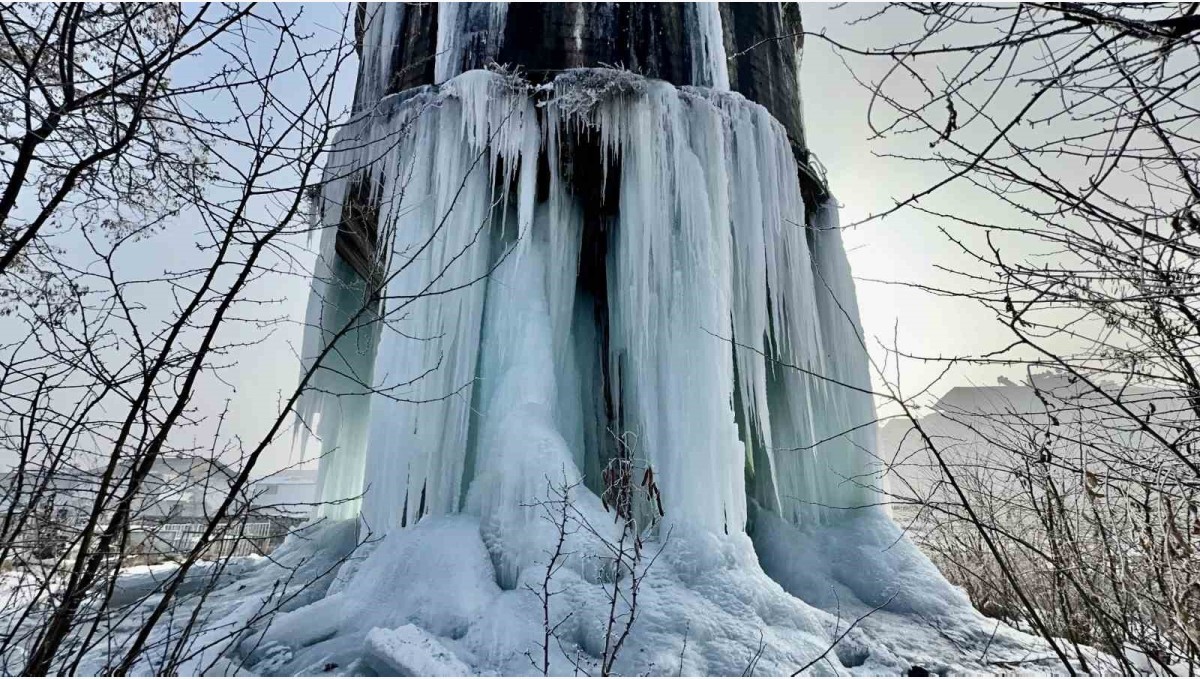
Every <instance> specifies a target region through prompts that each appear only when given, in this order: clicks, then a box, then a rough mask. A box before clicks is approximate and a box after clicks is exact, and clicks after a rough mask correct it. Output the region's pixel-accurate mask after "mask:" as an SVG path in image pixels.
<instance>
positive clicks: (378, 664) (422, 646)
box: [366, 625, 471, 677]
mask: <svg viewBox="0 0 1200 679" xmlns="http://www.w3.org/2000/svg"><path fill="white" fill-rule="evenodd" d="M366 655H367V661H368V663H370V664H371V666H372V667H374V668H376V669H377V670H378V671H379V673H380V674H382V675H393V676H400V677H461V676H466V675H468V674H470V673H471V668H469V667H467V666H466V665H464V664H463V663H462V662H461V661H460V660H459V659H458V658H456V657H455V656H454V654H453V653H451V652H450V651H448V650H446V647H445V646H443V645H442V644H441V643H439V642H438V640H437V639H435V638H433V637H431V636H430V635H429V634H427V633H426V632H424V631H422V630H420V629H418V628H416V627H414V626H413V625H405V626H404V627H400V628H398V629H380V628H375V629H373V630H371V631H370V632H369V633H368V634H367V648H366Z"/></svg>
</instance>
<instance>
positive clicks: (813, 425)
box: [305, 70, 875, 533]
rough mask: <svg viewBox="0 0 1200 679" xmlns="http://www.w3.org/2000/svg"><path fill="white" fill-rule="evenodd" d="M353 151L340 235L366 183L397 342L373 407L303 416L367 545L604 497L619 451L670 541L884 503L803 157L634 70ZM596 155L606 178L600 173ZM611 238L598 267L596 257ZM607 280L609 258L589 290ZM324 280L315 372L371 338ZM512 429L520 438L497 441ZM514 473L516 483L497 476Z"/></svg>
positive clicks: (327, 236) (732, 109)
mask: <svg viewBox="0 0 1200 679" xmlns="http://www.w3.org/2000/svg"><path fill="white" fill-rule="evenodd" d="M339 143H340V148H339V150H338V152H337V153H335V155H334V156H333V159H332V161H331V162H330V165H329V167H330V170H329V172H330V175H331V177H332V179H331V181H329V182H327V184H326V187H325V191H324V200H323V201H322V211H323V212H322V217H321V218H322V219H323V221H324V222H325V223H326V224H330V225H335V224H341V223H345V222H346V221H348V220H347V217H346V214H345V213H344V210H343V205H342V201H343V197H344V196H346V195H347V189H348V187H349V183H355V182H357V183H365V185H367V186H369V187H370V190H369V195H370V196H372V197H373V198H372V200H375V201H377V202H376V203H375V205H374V207H373V209H375V210H377V211H378V222H377V224H378V230H379V234H380V236H379V242H380V243H383V244H384V245H385V247H384V248H383V249H382V250H381V257H380V260H379V270H380V272H381V274H382V275H383V276H385V278H386V286H385V290H384V294H383V299H382V302H381V305H380V307H379V308H373V309H371V310H370V311H369V312H368V313H366V314H363V315H362V316H360V319H366V318H374V317H375V316H376V315H378V317H380V318H382V319H383V320H382V322H381V323H380V324H379V325H378V326H375V329H374V330H371V329H370V327H371V326H368V327H364V328H362V329H360V330H357V331H356V333H354V334H353V336H349V335H348V336H347V337H346V338H343V339H342V340H341V341H342V342H345V343H346V344H347V346H346V347H344V348H342V350H341V351H339V352H337V357H338V359H337V360H339V361H342V362H344V363H346V364H347V366H349V367H351V368H353V369H354V371H353V374H354V375H357V376H359V377H362V375H363V373H364V372H365V370H362V368H363V367H364V366H365V365H366V364H368V363H369V362H370V360H371V356H370V354H371V352H372V351H374V365H373V377H372V378H371V380H370V381H369V382H368V383H369V384H370V385H371V386H372V387H373V388H374V390H375V393H373V394H371V395H370V396H369V398H368V397H365V396H361V395H359V393H361V392H363V391H365V390H364V389H363V388H362V387H361V386H360V387H357V388H352V387H347V386H346V384H345V383H346V382H347V372H348V371H347V370H345V369H338V370H329V371H327V370H322V371H320V373H319V376H320V377H321V380H320V381H321V382H322V384H320V385H318V390H317V391H316V394H317V398H316V399H314V400H313V401H312V402H311V403H309V404H307V405H308V406H309V407H310V410H307V411H306V412H305V415H313V414H317V415H318V417H317V418H316V419H317V420H318V422H319V424H318V427H317V428H318V434H319V436H320V438H321V440H322V443H323V444H324V446H325V448H326V453H327V454H326V456H325V458H324V459H323V460H322V463H323V470H322V477H323V478H324V479H325V480H326V481H325V483H324V486H323V493H324V497H323V499H324V500H326V501H335V500H345V499H346V498H351V497H354V496H357V495H358V494H359V493H360V492H363V493H364V494H365V497H364V499H363V502H362V515H363V518H364V520H365V522H366V524H367V525H368V526H370V527H371V529H372V530H374V531H383V532H386V531H388V530H390V529H392V528H396V527H400V526H404V525H408V524H409V523H411V522H412V521H414V520H415V519H416V518H417V517H418V516H420V515H424V514H429V513H435V514H444V513H453V512H457V511H460V510H461V509H462V508H463V501H464V499H466V497H467V495H468V490H469V489H470V490H471V494H472V495H473V496H478V497H479V498H483V497H487V498H489V500H487V501H486V502H484V501H483V500H479V501H478V502H476V503H475V504H474V505H473V506H472V509H473V510H474V511H477V512H481V513H482V515H483V516H484V518H485V519H488V518H489V516H491V515H492V513H493V512H504V511H510V510H513V508H515V507H519V506H520V505H521V504H523V503H527V502H529V501H530V500H531V499H532V498H530V497H528V496H522V495H521V493H522V492H524V491H527V490H528V489H529V488H530V487H531V486H532V485H536V482H537V481H541V480H543V479H544V476H545V475H546V474H555V473H557V472H558V471H559V469H560V468H561V467H562V465H563V464H567V465H569V466H571V467H572V468H573V469H574V470H577V472H578V473H579V474H581V475H582V476H583V478H585V479H586V480H587V482H588V484H589V486H590V487H591V488H592V489H593V490H599V488H598V485H599V478H598V473H599V469H600V468H601V467H602V466H603V464H604V462H605V461H606V460H607V457H608V456H611V454H612V450H613V447H614V445H615V435H616V434H620V433H625V432H632V434H633V436H634V437H635V438H636V448H637V453H636V454H637V455H638V456H639V457H640V458H644V461H645V463H646V464H647V465H649V466H651V467H652V468H653V469H654V470H655V474H656V478H657V479H659V486H660V488H661V490H662V496H663V502H664V506H665V512H666V520H667V521H668V522H670V523H676V522H686V523H688V524H691V525H695V526H699V527H702V528H705V529H708V530H712V531H717V532H724V533H728V532H739V531H743V530H744V529H745V526H746V518H747V497H750V498H753V500H754V501H755V502H757V504H758V505H759V506H761V507H762V508H763V509H765V510H768V511H772V512H775V513H777V514H779V515H780V516H782V517H784V518H785V519H787V520H788V521H791V522H794V523H799V524H806V523H812V522H819V521H822V520H825V519H828V518H830V517H832V516H834V515H836V514H837V513H838V512H839V511H843V510H844V508H846V507H853V506H860V505H863V504H869V503H870V502H871V501H872V500H873V498H874V491H873V488H872V484H873V481H874V479H873V474H874V473H875V472H874V465H873V458H872V450H873V447H874V443H873V436H874V433H873V431H874V430H873V427H871V426H869V423H870V422H872V420H873V410H872V403H871V399H870V396H869V394H868V393H866V389H867V387H868V384H869V379H868V374H867V366H866V360H865V353H864V348H863V344H862V341H861V339H860V334H861V331H860V329H859V325H858V319H857V305H856V302H855V299H854V292H853V283H852V281H851V278H850V273H849V269H848V266H847V264H846V259H845V254H844V252H843V250H842V246H841V239H840V235H839V232H838V230H837V222H836V219H837V218H836V208H835V207H834V206H833V205H832V204H831V203H826V204H823V205H821V206H818V207H816V208H815V209H814V210H811V211H809V214H810V215H811V217H812V219H811V221H810V220H809V219H808V218H806V210H805V205H804V202H803V199H802V198H801V195H800V190H799V185H798V182H797V180H796V176H797V168H796V164H795V160H794V158H793V156H792V152H791V148H790V146H789V144H788V141H787V139H786V136H785V134H784V132H783V130H782V129H781V128H780V126H779V125H778V124H777V123H776V122H775V121H774V120H773V119H772V118H771V117H770V115H769V114H767V112H766V111H765V110H764V109H763V108H762V107H760V106H758V105H756V104H753V103H751V102H748V101H746V100H745V99H744V98H742V97H741V96H740V95H737V94H734V93H729V92H717V91H713V90H708V89H696V88H685V89H683V90H680V89H677V88H675V87H673V86H671V85H669V84H667V83H663V82H659V81H650V80H645V79H642V78H638V77H636V76H632V75H630V74H627V73H623V72H616V71H597V70H586V71H573V72H568V73H566V74H564V75H562V76H560V77H558V78H557V79H556V80H555V81H554V83H553V87H552V88H542V90H540V91H537V92H534V91H531V90H530V89H529V88H528V87H526V86H524V85H523V84H522V83H520V82H519V81H517V80H516V79H514V78H511V77H507V76H505V75H502V74H497V73H491V72H485V71H472V72H468V73H465V74H462V75H459V76H456V77H455V78H453V79H451V80H450V81H448V82H447V83H445V84H443V85H442V86H440V87H438V88H436V89H434V88H424V89H421V90H420V91H416V92H410V93H407V94H406V95H405V96H396V97H391V98H389V99H387V100H385V101H384V102H383V103H382V104H381V105H380V106H379V107H378V108H376V109H375V110H373V111H369V112H366V113H364V114H363V115H362V116H361V117H360V118H359V119H358V120H357V121H355V123H354V124H353V125H352V126H351V127H350V128H349V129H348V130H347V131H346V132H344V133H343V136H342V139H341V141H340V142H339ZM589 144H590V145H592V146H593V147H596V148H597V149H598V153H596V154H595V156H596V159H595V164H596V165H598V167H594V168H588V167H581V165H583V161H582V160H580V159H581V158H584V157H585V153H586V150H587V148H588V145H589ZM565 154H572V155H571V157H570V158H564V155H565ZM609 182H612V183H615V184H616V186H615V187H608V186H605V184H607V183H609ZM589 183H590V184H589ZM595 184H600V186H596V185H595ZM587 192H592V193H606V192H607V193H608V194H609V196H610V197H609V198H608V199H607V200H608V202H609V203H612V202H614V200H613V197H614V196H615V205H610V204H606V205H605V206H604V208H605V209H606V210H609V211H610V213H609V214H608V215H605V216H600V217H597V216H595V215H589V214H587V213H588V211H589V210H594V209H595V206H594V205H591V204H589V205H586V206H585V205H584V204H583V200H582V199H580V198H578V197H577V196H578V195H579V194H583V193H587ZM336 233H337V230H336V229H333V228H330V229H326V230H325V232H324V234H323V242H322V252H323V253H326V254H332V253H333V250H334V241H335V239H336ZM596 240H599V241H602V242H601V244H600V245H599V249H600V254H599V255H590V254H587V253H583V250H584V249H589V248H590V249H591V250H593V251H594V250H595V249H596V248H597V245H596V243H595V242H594V241H596ZM389 243H390V244H391V247H390V248H387V247H386V245H387V244H389ZM587 257H593V259H595V257H599V258H600V260H599V262H598V263H597V262H595V261H590V262H587V263H586V264H585V265H586V266H589V267H591V269H593V270H589V271H588V272H585V275H581V273H580V272H581V268H580V267H581V261H582V260H583V259H584V258H587ZM509 260H512V261H511V262H510V261H509ZM498 266H499V267H501V269H500V270H497V269H496V267H498ZM594 269H602V271H600V272H597V271H595V270H594ZM328 273H330V274H332V280H331V281H327V280H326V277H325V276H320V277H318V281H319V283H318V285H317V288H316V289H315V291H314V300H317V301H315V302H314V305H313V307H312V309H310V321H311V322H312V325H313V326H314V329H313V330H312V331H311V335H312V338H310V339H311V342H310V343H308V344H307V345H306V350H309V351H310V352H311V350H313V349H315V348H317V347H319V346H320V341H321V340H319V339H317V338H318V337H330V336H332V335H333V334H334V333H336V332H337V330H338V329H339V328H340V326H339V325H338V324H339V323H344V322H345V321H346V318H347V317H348V316H352V315H353V314H350V313H349V312H347V309H349V308H354V307H355V303H354V302H352V301H350V298H351V297H354V296H355V294H357V295H358V297H357V301H358V306H359V307H361V306H362V304H361V299H362V295H361V284H355V283H354V281H353V279H352V278H351V279H347V278H346V277H345V276H346V274H347V273H348V270H347V269H346V268H345V267H342V268H338V266H337V265H335V266H334V267H331V270H330V271H329V272H328ZM585 277H587V278H588V279H589V280H584V278H585ZM356 285H357V287H356ZM321 300H324V303H321ZM485 307H488V308H489V310H488V311H487V312H485ZM500 309H503V311H498V310H500ZM516 319H520V320H519V321H517V320H516ZM376 338H377V339H376ZM308 355H310V356H311V355H312V353H309V354H308ZM326 381H328V382H329V383H328V384H327V383H325V382H326ZM339 393H354V395H352V396H349V397H345V396H343V397H337V396H336V394H339ZM367 400H369V415H368V414H367V412H366V409H367V407H368V404H367ZM535 409H536V410H537V412H536V414H535V413H533V412H532V411H533V410H535ZM518 411H520V412H525V411H529V412H527V413H526V414H525V415H524V416H523V417H525V420H526V421H523V422H521V423H520V424H519V425H515V426H513V425H503V422H505V421H511V420H512V419H513V418H515V417H516V414H515V413H517V412H518ZM535 420H536V422H535ZM365 421H369V427H368V428H366V429H364V427H363V423H364V422H365ZM497 423H500V424H497ZM500 429H503V431H500ZM362 431H369V434H368V435H367V436H366V437H365V440H364V439H361V438H359V432H362ZM631 440H632V439H631ZM510 448H514V449H519V450H520V451H522V452H520V453H509V452H508V449H510ZM364 449H365V451H366V456H365V464H364V463H363V462H362V458H363V450H364ZM531 450H532V451H542V452H540V453H530V452H529V451H531ZM551 450H552V451H553V452H548V451H551ZM514 455H525V456H526V459H523V460H521V461H517V460H516V459H514ZM529 455H537V456H538V459H537V460H533V459H531V458H529V457H528V456H529ZM500 459H504V460H506V462H505V465H511V466H505V467H503V468H502V469H501V471H495V472H493V470H495V469H496V468H497V464H498V461H499V460H500ZM521 465H525V466H524V472H523V473H522V474H516V473H515V472H513V471H511V470H513V469H516V468H517V467H520V466H521ZM360 469H361V470H363V471H362V472H361V477H362V478H363V479H365V481H364V482H362V483H361V485H360V486H357V487H356V486H355V483H354V479H355V477H356V476H357V475H359V474H360V472H359V470H360ZM518 476H524V478H523V479H521V481H520V482H516V481H514V480H513V478H511V477H518ZM747 483H749V484H750V486H749V487H747V486H746V484H747ZM522 484H524V485H522ZM517 486H520V487H519V488H518V487H517ZM510 491H511V492H510ZM480 503H483V504H480ZM484 505H487V506H486V507H485V506H484ZM354 509H355V503H354V502H353V501H349V502H341V503H340V504H336V505H334V506H333V507H332V508H331V509H329V510H327V512H328V513H330V514H333V515H336V516H348V515H352V514H353V511H354Z"/></svg>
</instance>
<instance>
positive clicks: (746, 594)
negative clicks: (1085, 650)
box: [82, 512, 1062, 676]
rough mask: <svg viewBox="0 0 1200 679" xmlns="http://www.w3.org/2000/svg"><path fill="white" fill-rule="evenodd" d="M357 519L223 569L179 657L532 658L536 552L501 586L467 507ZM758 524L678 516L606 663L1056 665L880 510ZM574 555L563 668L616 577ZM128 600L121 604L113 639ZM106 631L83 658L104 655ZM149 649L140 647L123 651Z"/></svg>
mask: <svg viewBox="0 0 1200 679" xmlns="http://www.w3.org/2000/svg"><path fill="white" fill-rule="evenodd" d="M355 532H356V526H355V523H354V522H352V521H347V522H340V523H327V524H324V525H321V526H316V527H313V528H310V529H307V530H305V531H302V532H301V533H300V534H298V535H296V536H293V537H292V538H290V539H289V540H288V542H287V543H286V544H285V545H284V546H283V547H281V548H280V549H279V550H277V551H276V553H275V554H274V555H272V558H270V559H260V560H256V561H244V562H242V563H241V565H240V566H239V567H237V568H234V569H232V570H231V573H230V577H228V578H226V580H225V582H224V584H222V585H221V586H220V587H218V589H217V590H216V591H214V592H212V593H211V594H210V595H209V596H208V597H207V600H206V602H205V605H204V609H203V615H201V616H200V621H201V624H200V625H199V626H198V628H197V629H198V632H197V633H196V634H195V635H194V637H193V638H192V639H191V640H190V641H189V643H188V644H187V645H186V650H185V651H184V652H183V653H181V654H180V657H182V658H186V659H187V660H186V662H185V663H184V664H182V665H181V666H180V669H179V671H180V672H181V673H184V674H234V673H237V674H243V675H244V674H253V675H294V674H299V675H331V676H341V675H376V674H378V675H395V674H412V675H461V674H481V675H531V674H540V673H541V672H540V669H539V668H538V667H537V666H536V665H535V661H536V660H538V659H540V657H541V647H540V644H541V638H542V636H541V635H542V623H543V613H542V606H541V604H540V602H539V601H538V598H537V597H536V595H535V591H536V590H537V589H538V588H539V587H540V584H541V580H542V577H543V576H544V574H545V571H544V568H543V567H542V566H541V565H536V564H535V565H531V566H529V567H527V568H525V569H524V570H522V571H521V573H520V575H519V580H518V582H517V586H515V587H512V588H509V589H502V588H501V587H500V586H499V585H498V584H497V575H496V571H495V567H494V565H493V563H492V559H491V558H490V556H489V552H488V549H487V547H486V546H485V543H484V539H483V537H482V535H481V532H480V525H479V522H478V520H477V519H475V518H473V517H470V516H445V517H430V518H427V519H425V520H423V521H421V522H420V523H419V524H418V525H416V526H415V527H413V528H412V529H410V530H405V531H398V532H395V533H393V534H391V535H389V536H388V537H386V538H384V539H382V540H379V541H376V542H374V543H369V544H366V545H364V546H360V547H358V548H357V549H355V546H356V545H357V544H358V541H357V540H356V538H355ZM753 538H754V543H753V544H751V541H750V539H748V538H747V537H746V536H744V535H730V536H720V535H713V534H711V533H708V532H704V531H696V532H693V533H689V532H688V531H686V530H675V531H673V532H672V534H671V535H670V536H669V538H668V540H669V544H670V549H664V550H662V554H661V558H660V559H659V560H658V561H657V562H656V563H655V564H654V565H653V566H652V567H651V568H650V569H649V575H648V577H647V578H646V580H645V583H644V585H643V589H642V590H641V592H640V595H639V599H638V615H637V619H636V622H635V623H634V625H633V628H632V631H631V634H630V637H629V639H628V640H627V641H626V644H625V646H624V647H623V649H622V651H621V653H620V655H619V656H618V660H617V662H616V665H615V667H614V672H615V673H616V674H622V675H633V674H651V675H678V674H682V675H685V676H686V675H725V676H728V675H744V674H749V675H790V674H792V673H793V672H796V671H797V670H800V669H801V668H807V669H806V670H805V674H809V675H823V676H829V675H880V674H882V675H896V674H904V673H907V672H908V671H909V670H910V669H911V668H912V667H913V666H919V667H922V668H924V669H926V670H928V671H930V672H932V673H935V674H940V675H963V674H969V675H977V674H1060V673H1061V670H1062V668H1061V666H1060V665H1059V664H1058V663H1057V662H1056V661H1055V660H1054V659H1053V655H1052V653H1050V651H1049V649H1048V648H1047V647H1046V645H1045V644H1044V643H1042V642H1041V640H1039V639H1037V638H1035V637H1032V636H1029V635H1027V634H1024V633H1021V632H1019V631H1016V630H1013V629H1010V628H1008V627H1006V626H1004V625H1001V624H998V623H997V622H996V621H993V620H989V619H986V618H983V617H982V616H981V615H980V614H979V613H977V612H976V611H974V610H973V609H972V608H971V607H970V605H969V603H968V602H967V601H966V598H965V597H964V596H963V595H962V594H961V592H959V591H958V590H956V589H954V588H952V587H950V586H949V585H947V584H946V583H945V581H944V580H943V579H942V578H941V577H940V575H938V574H937V573H936V571H935V570H934V569H933V567H932V565H931V564H930V563H929V561H928V559H927V558H925V557H924V556H923V555H922V554H921V553H920V552H919V551H918V550H916V549H915V548H914V547H913V546H912V545H911V544H910V543H908V542H907V541H906V540H904V539H902V537H901V536H900V534H899V531H898V529H897V528H896V527H895V526H894V525H893V524H892V523H891V521H890V520H889V519H887V518H886V517H883V516H882V515H880V514H878V513H875V512H868V513H864V514H863V515H861V516H857V517H853V518H850V519H848V520H847V521H846V522H845V523H844V524H841V525H837V526H829V527H827V528H823V529H821V530H818V531H813V532H801V531H797V530H796V529H794V528H792V527H790V526H788V525H787V524H785V523H783V522H782V521H779V520H778V519H775V518H772V517H770V515H766V514H763V515H761V516H760V517H759V520H758V521H757V525H756V527H755V530H754V531H753ZM647 551H648V552H649V553H655V551H656V545H655V544H652V543H651V544H648V545H647ZM756 551H757V554H758V556H757V557H756V556H755V553H756ZM585 563H586V559H579V560H576V561H573V562H572V563H571V564H569V565H568V566H567V567H564V568H563V569H562V570H560V571H558V573H557V574H556V576H555V578H554V580H553V587H552V588H551V591H553V592H555V594H554V595H553V596H552V597H551V605H550V607H549V610H550V621H551V623H552V624H555V625H558V628H557V631H556V635H555V636H556V639H555V641H553V642H552V646H551V655H550V659H551V668H550V671H551V674H557V675H564V674H575V673H576V667H577V666H578V667H580V668H581V669H582V671H583V672H588V673H592V674H594V673H597V670H598V658H599V657H600V656H601V655H602V654H603V649H604V630H605V623H606V621H607V619H608V614H609V600H608V596H607V592H608V591H610V587H611V585H609V584H608V583H606V582H604V578H603V577H602V576H601V575H600V573H601V571H599V570H597V569H590V570H591V572H589V569H587V568H585V567H581V566H580V564H585ZM163 574H164V573H163V571H162V570H161V569H139V570H133V571H130V572H129V573H128V574H127V575H126V576H125V577H124V578H123V579H122V587H123V588H124V589H126V590H128V591H130V592H142V591H144V590H145V589H146V588H147V587H150V588H152V587H153V583H154V582H157V581H161V577H162V576H163ZM526 585H530V586H531V587H532V589H529V588H526ZM195 600H196V597H195V595H192V596H190V597H185V598H184V601H183V602H181V605H180V606H179V607H177V610H176V611H174V612H173V614H172V616H171V619H170V620H167V621H164V623H163V624H162V625H160V629H159V630H157V631H156V637H157V638H156V641H162V640H164V639H166V638H167V637H168V636H169V635H171V634H176V635H177V634H178V630H179V627H180V624H181V623H182V622H183V621H185V620H187V619H188V618H189V616H190V615H191V611H192V605H191V604H194V602H195ZM155 602H156V599H154V598H153V597H151V598H149V599H144V600H143V602H142V606H143V607H145V606H149V605H151V604H153V603H155ZM189 602H191V604H189ZM137 619H138V615H136V614H134V615H130V616H129V618H128V621H127V623H126V624H125V625H123V626H122V627H121V628H118V629H117V630H116V632H115V633H114V641H116V642H117V643H118V644H119V642H120V637H121V634H122V633H125V632H128V631H130V630H132V629H134V623H135V622H136V621H137ZM562 621H565V622H562ZM560 622H561V624H560ZM835 642H836V643H835ZM106 646H107V645H106V644H101V645H100V650H98V651H97V652H95V653H93V654H92V657H91V662H88V663H84V665H83V668H82V669H83V670H84V671H89V672H98V671H100V670H101V669H102V668H103V665H104V659H103V649H104V648H105V647H106ZM156 667H158V664H157V662H151V661H149V660H148V661H147V662H146V663H144V664H143V665H141V666H139V668H138V669H139V671H140V673H143V674H151V673H155V672H156V671H157V670H156Z"/></svg>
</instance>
